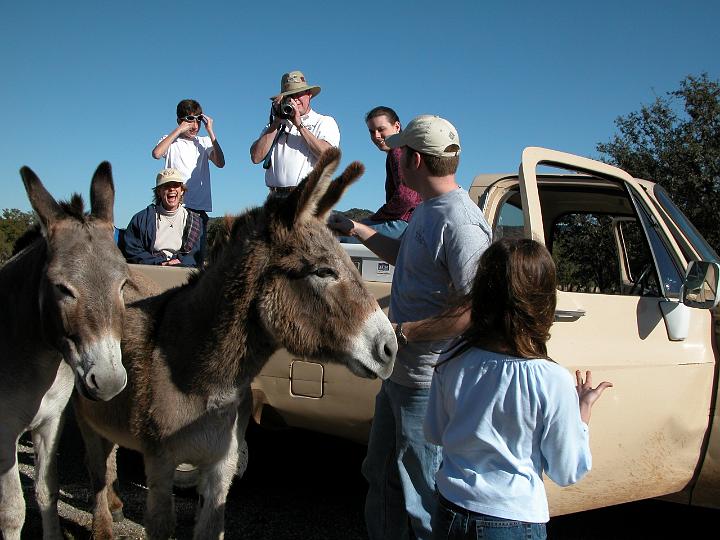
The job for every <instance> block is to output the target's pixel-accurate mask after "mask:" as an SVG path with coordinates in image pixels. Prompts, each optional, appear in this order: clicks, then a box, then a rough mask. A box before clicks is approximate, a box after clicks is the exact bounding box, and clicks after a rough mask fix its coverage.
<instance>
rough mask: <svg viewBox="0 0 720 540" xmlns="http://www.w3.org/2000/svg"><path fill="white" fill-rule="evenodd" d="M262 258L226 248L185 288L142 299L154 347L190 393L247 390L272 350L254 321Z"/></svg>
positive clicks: (270, 340)
mask: <svg viewBox="0 0 720 540" xmlns="http://www.w3.org/2000/svg"><path fill="white" fill-rule="evenodd" d="M262 252H263V250H262V248H257V247H256V248H255V249H249V248H245V249H234V247H233V248H232V249H231V247H228V249H227V253H226V254H225V256H224V257H222V258H221V259H220V260H219V261H217V262H216V263H215V264H213V265H212V266H211V267H210V268H208V269H207V270H205V271H203V272H202V273H201V274H200V275H198V276H197V277H194V278H191V281H190V283H188V284H187V285H184V286H182V287H179V288H176V289H172V290H170V291H167V292H166V293H164V294H161V295H159V296H157V297H153V298H149V299H148V301H149V302H151V303H152V304H153V307H152V312H153V314H152V315H151V318H152V319H153V322H154V326H155V330H154V335H153V336H152V339H155V340H156V343H154V345H155V346H156V347H158V346H159V348H160V349H161V350H162V351H163V352H164V357H165V361H166V362H167V364H168V367H169V368H170V369H171V370H172V371H173V372H174V374H175V375H176V377H175V378H176V380H183V381H185V382H186V383H187V385H188V388H190V387H192V391H193V392H201V393H212V392H216V391H218V388H221V389H228V388H231V387H233V388H236V387H238V386H241V385H243V384H248V383H249V381H250V380H252V379H253V378H254V377H255V376H256V375H257V374H258V373H259V372H260V369H261V368H262V366H263V365H264V363H265V362H266V361H267V359H268V358H269V357H270V355H271V354H272V353H273V352H274V351H275V350H277V348H278V345H277V343H276V341H275V339H274V338H273V337H272V336H271V335H270V334H269V333H268V331H267V330H266V329H265V328H264V327H263V325H262V323H261V320H260V317H259V315H258V298H257V295H258V291H259V290H260V283H261V279H262V274H263V264H264V260H265V257H264V255H263V253H262ZM148 332H150V330H148ZM148 338H150V336H149V335H148ZM200 387H202V388H200Z"/></svg>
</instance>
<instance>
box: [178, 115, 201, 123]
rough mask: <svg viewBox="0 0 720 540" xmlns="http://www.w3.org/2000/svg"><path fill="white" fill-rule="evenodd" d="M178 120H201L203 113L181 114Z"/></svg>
mask: <svg viewBox="0 0 720 540" xmlns="http://www.w3.org/2000/svg"><path fill="white" fill-rule="evenodd" d="M178 120H182V121H183V122H201V121H202V114H188V115H187V116H181V117H180V118H178Z"/></svg>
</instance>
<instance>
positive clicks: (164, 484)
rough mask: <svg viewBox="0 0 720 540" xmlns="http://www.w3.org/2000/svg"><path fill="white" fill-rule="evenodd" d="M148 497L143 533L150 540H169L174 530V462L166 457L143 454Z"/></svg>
mask: <svg viewBox="0 0 720 540" xmlns="http://www.w3.org/2000/svg"><path fill="white" fill-rule="evenodd" d="M144 457H145V478H146V480H147V485H148V495H147V502H146V507H145V533H146V534H147V537H148V539H150V540H165V539H167V538H170V537H171V536H172V535H173V533H174V530H175V504H174V501H173V494H172V486H173V473H174V472H175V466H176V465H177V464H176V463H175V462H174V461H172V460H169V459H168V458H167V456H164V455H160V456H156V455H148V454H145V456H144Z"/></svg>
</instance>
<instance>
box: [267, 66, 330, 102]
mask: <svg viewBox="0 0 720 540" xmlns="http://www.w3.org/2000/svg"><path fill="white" fill-rule="evenodd" d="M305 90H310V91H311V92H312V95H313V97H315V96H317V95H318V94H319V93H320V87H319V86H311V85H309V84H308V83H307V81H306V80H305V75H303V73H302V71H291V72H290V73H286V74H285V75H283V76H282V79H280V93H279V94H277V95H274V96H272V97H271V98H270V99H276V98H281V97H285V96H288V95H290V94H297V93H298V92H304V91H305Z"/></svg>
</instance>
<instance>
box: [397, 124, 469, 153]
mask: <svg viewBox="0 0 720 540" xmlns="http://www.w3.org/2000/svg"><path fill="white" fill-rule="evenodd" d="M385 144H387V145H388V146H389V147H390V148H400V147H402V146H409V147H410V148H412V149H413V150H416V151H418V152H420V153H421V154H426V155H429V156H436V157H444V158H450V157H456V156H459V155H460V136H459V135H458V132H457V129H455V126H453V125H452V124H451V123H450V122H448V121H447V120H445V119H444V118H440V117H439V116H432V115H429V114H423V115H421V116H418V117H416V118H413V119H412V120H411V121H410V123H409V124H408V125H407V127H406V128H405V129H404V130H403V131H401V132H400V133H396V134H395V135H391V136H390V137H388V138H387V139H385Z"/></svg>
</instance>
